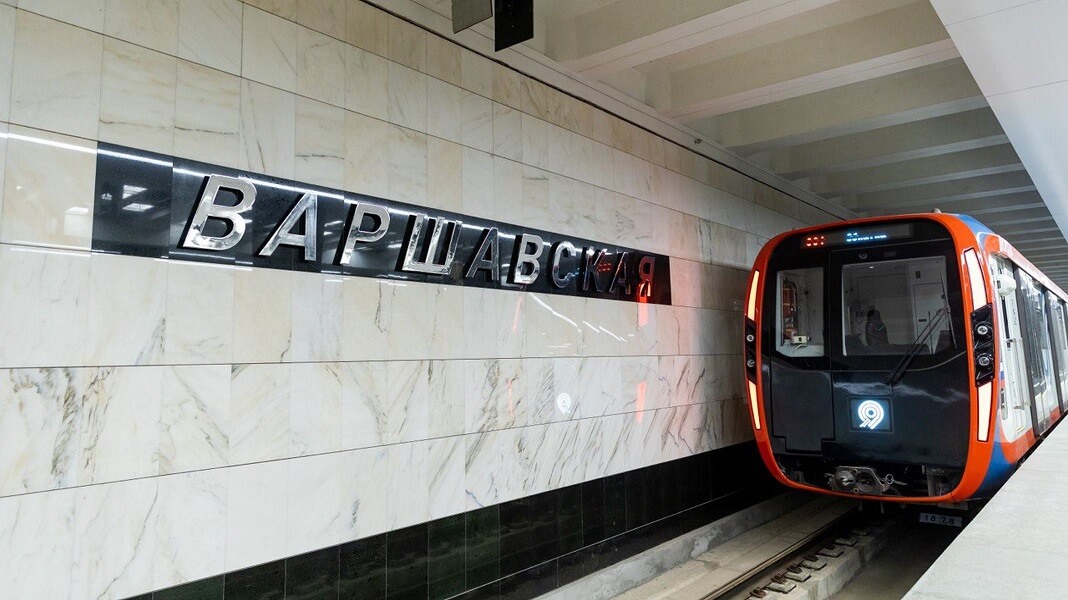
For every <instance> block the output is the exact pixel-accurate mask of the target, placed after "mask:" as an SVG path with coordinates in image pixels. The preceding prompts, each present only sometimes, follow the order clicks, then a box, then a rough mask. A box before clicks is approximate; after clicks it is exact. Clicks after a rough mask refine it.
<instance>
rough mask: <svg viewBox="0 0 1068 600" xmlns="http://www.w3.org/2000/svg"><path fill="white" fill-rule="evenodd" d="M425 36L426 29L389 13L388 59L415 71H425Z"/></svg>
mask: <svg viewBox="0 0 1068 600" xmlns="http://www.w3.org/2000/svg"><path fill="white" fill-rule="evenodd" d="M426 36H427V33H426V31H425V30H423V29H422V28H421V27H419V26H417V25H415V24H414V23H409V22H408V21H406V20H404V19H401V18H399V17H395V16H393V15H390V17H389V54H388V57H389V59H390V60H391V61H393V62H396V63H400V64H402V65H405V66H407V67H410V68H412V69H415V70H417V71H425V70H426Z"/></svg>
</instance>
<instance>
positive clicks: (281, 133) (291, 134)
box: [240, 80, 297, 178]
mask: <svg viewBox="0 0 1068 600" xmlns="http://www.w3.org/2000/svg"><path fill="white" fill-rule="evenodd" d="M296 115H297V105H296V99H295V97H294V96H293V94H290V93H287V92H284V91H281V90H278V89H275V88H272V87H267V86H264V85H260V84H258V83H254V82H252V81H248V80H243V81H242V82H241V135H240V138H241V146H242V148H243V150H244V151H243V153H242V156H241V161H240V165H241V168H243V169H248V170H250V171H255V172H257V173H267V174H270V175H272V176H274V177H288V178H292V177H293V164H294V155H295V153H296V125H295V123H296Z"/></svg>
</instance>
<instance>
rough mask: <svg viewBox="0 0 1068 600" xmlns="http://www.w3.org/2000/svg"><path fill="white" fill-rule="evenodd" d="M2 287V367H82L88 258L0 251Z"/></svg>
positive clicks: (10, 249) (50, 252)
mask: <svg viewBox="0 0 1068 600" xmlns="http://www.w3.org/2000/svg"><path fill="white" fill-rule="evenodd" d="M0 281H3V282H4V285H2V286H0V340H5V341H6V343H3V344H0V366H3V367H22V366H33V367H40V366H76V365H84V364H86V359H87V358H88V351H87V348H86V334H85V332H86V328H87V323H88V302H87V298H88V296H89V255H88V254H82V253H73V252H61V251H57V250H36V249H30V248H19V247H15V246H7V245H2V246H0ZM10 340H18V343H10Z"/></svg>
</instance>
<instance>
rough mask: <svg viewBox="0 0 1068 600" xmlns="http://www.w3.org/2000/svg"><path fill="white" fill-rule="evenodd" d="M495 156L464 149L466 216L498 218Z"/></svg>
mask: <svg viewBox="0 0 1068 600" xmlns="http://www.w3.org/2000/svg"><path fill="white" fill-rule="evenodd" d="M494 162H495V161H494V160H493V155H492V154H489V153H487V152H482V151H480V150H475V149H474V148H467V147H464V210H463V212H464V214H467V215H472V216H477V217H482V218H484V219H494V218H496V216H497V214H496V205H495V199H494V185H495V183H494Z"/></svg>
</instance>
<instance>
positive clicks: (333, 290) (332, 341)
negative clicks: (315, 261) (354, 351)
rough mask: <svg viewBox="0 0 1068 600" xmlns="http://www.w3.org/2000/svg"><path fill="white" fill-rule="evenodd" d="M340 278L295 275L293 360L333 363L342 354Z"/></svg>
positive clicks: (305, 274)
mask: <svg viewBox="0 0 1068 600" xmlns="http://www.w3.org/2000/svg"><path fill="white" fill-rule="evenodd" d="M341 290H342V282H341V276H340V275H320V274H319V273H299V272H298V273H293V302H292V307H293V334H292V343H293V349H292V352H291V354H290V357H289V358H290V360H293V361H297V362H302V361H332V360H337V359H338V356H339V355H340V353H341V310H342V307H341V301H342V293H341Z"/></svg>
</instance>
